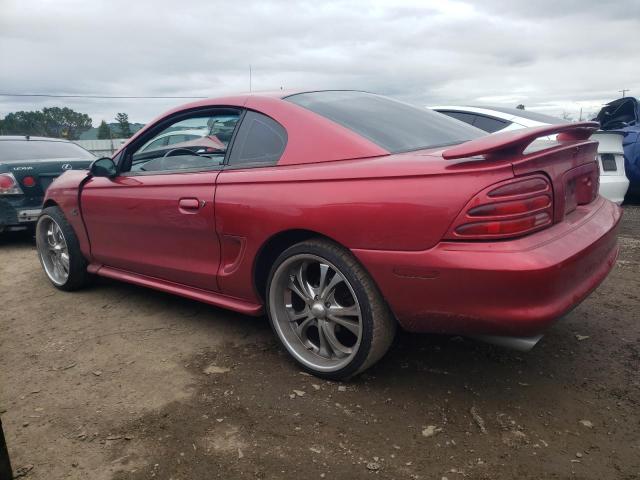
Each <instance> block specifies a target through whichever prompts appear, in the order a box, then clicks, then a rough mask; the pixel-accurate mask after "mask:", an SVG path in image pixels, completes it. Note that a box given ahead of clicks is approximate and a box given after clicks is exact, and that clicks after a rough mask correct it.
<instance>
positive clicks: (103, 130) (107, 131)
mask: <svg viewBox="0 0 640 480" xmlns="http://www.w3.org/2000/svg"><path fill="white" fill-rule="evenodd" d="M110 138H111V128H109V125H107V122H105V121H104V120H102V122H100V126H99V127H98V140H108V139H110Z"/></svg>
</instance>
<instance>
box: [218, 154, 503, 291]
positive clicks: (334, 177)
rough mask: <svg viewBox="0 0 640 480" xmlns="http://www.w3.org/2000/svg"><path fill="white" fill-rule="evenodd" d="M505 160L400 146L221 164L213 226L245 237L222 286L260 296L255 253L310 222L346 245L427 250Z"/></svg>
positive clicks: (498, 174) (313, 228)
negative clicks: (354, 154)
mask: <svg viewBox="0 0 640 480" xmlns="http://www.w3.org/2000/svg"><path fill="white" fill-rule="evenodd" d="M512 176H513V172H512V169H511V165H510V164H504V163H503V164H501V165H498V164H492V163H491V162H468V163H467V164H461V163H457V162H451V161H449V162H446V161H444V160H442V158H441V157H440V156H438V155H437V154H436V155H434V156H429V155H419V154H401V155H394V156H386V157H378V158H373V159H364V160H351V161H338V162H327V163H320V164H309V165H300V166H294V165H291V166H275V167H266V168H254V169H244V170H226V171H223V172H222V173H221V174H220V176H219V177H218V185H217V189H216V227H217V231H218V234H219V235H220V236H221V243H222V248H223V252H222V258H223V259H225V258H227V257H228V256H227V255H226V254H225V252H224V249H225V248H233V247H230V246H229V245H228V242H225V238H229V237H232V238H234V239H236V241H238V240H239V242H240V243H241V244H242V245H243V247H242V248H240V249H237V251H238V252H239V253H238V255H239V256H240V258H234V259H233V263H234V265H236V268H234V269H233V270H232V271H231V272H230V273H225V266H224V265H223V266H222V268H221V274H220V278H219V285H220V288H221V290H222V291H223V292H225V293H226V294H228V295H233V296H237V297H241V298H247V299H252V300H258V299H259V298H258V296H257V295H256V292H255V290H254V287H253V270H254V260H255V257H256V254H257V253H258V252H259V250H260V248H261V247H262V246H263V245H264V244H265V243H266V242H267V241H268V240H269V239H270V238H271V237H273V236H274V235H276V234H278V233H280V232H285V231H288V230H309V231H312V232H317V233H319V234H321V235H324V236H326V237H329V238H331V239H333V240H334V241H336V242H338V243H340V244H341V245H343V246H345V247H347V248H350V249H373V250H403V251H418V250H425V249H428V248H430V247H432V246H433V245H435V244H436V243H438V242H439V241H440V239H441V238H442V236H443V235H444V234H445V232H446V231H447V228H448V227H449V224H450V223H451V222H452V221H453V219H454V218H455V216H456V215H457V214H458V212H459V211H460V209H462V208H463V207H464V205H465V204H466V203H467V202H468V201H469V199H470V198H471V197H472V196H473V195H474V194H475V193H476V192H478V191H479V190H481V189H482V188H484V187H486V186H487V185H490V184H493V183H496V182H498V181H501V180H504V179H506V178H511V177H512Z"/></svg>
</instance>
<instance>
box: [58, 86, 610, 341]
mask: <svg viewBox="0 0 640 480" xmlns="http://www.w3.org/2000/svg"><path fill="white" fill-rule="evenodd" d="M280 95H281V93H280ZM208 105H225V106H237V107H246V108H252V109H255V110H258V111H260V112H262V113H265V114H266V115H269V116H271V117H272V118H274V119H275V120H277V121H278V122H280V123H281V124H282V125H283V126H284V127H285V129H286V130H287V134H288V144H287V147H286V149H285V152H284V154H283V156H282V158H281V160H280V162H279V164H278V165H276V166H270V167H262V168H252V169H225V170H222V171H215V172H204V173H180V174H165V175H140V176H128V177H127V176H120V177H116V178H114V179H107V178H92V179H90V180H88V181H87V182H86V184H85V185H84V187H83V188H82V191H81V194H80V197H81V202H78V185H79V184H80V182H81V181H82V180H83V179H84V178H85V174H84V173H82V172H75V171H74V172H69V173H66V174H64V175H62V176H61V177H60V178H59V179H58V180H56V181H55V182H54V183H53V184H52V186H51V187H50V188H49V190H48V192H47V202H54V203H57V204H58V205H60V207H61V208H62V210H63V211H64V213H65V215H66V216H67V218H68V219H69V221H70V223H71V225H72V227H73V228H74V230H75V231H76V232H77V234H78V236H79V239H80V244H81V248H82V251H83V253H84V254H85V255H86V257H87V258H88V259H89V261H90V262H91V267H90V268H91V271H93V272H97V273H98V274H102V275H106V276H110V277H113V278H119V279H121V280H124V281H129V282H132V283H137V284H140V285H145V286H149V287H152V288H157V289H160V290H164V291H169V292H172V293H176V294H179V295H183V296H186V297H189V298H194V299H197V300H201V301H205V302H208V303H211V304H214V305H219V306H223V307H225V308H230V309H234V310H237V311H240V312H243V313H246V314H259V313H261V306H262V300H261V293H262V292H257V291H256V286H255V261H256V256H257V255H258V253H259V252H260V251H261V249H262V247H263V246H264V245H265V243H266V242H268V241H269V240H270V239H271V238H273V237H274V236H276V235H280V234H283V233H285V234H286V232H290V231H299V230H306V231H310V232H315V233H316V234H318V235H322V236H325V237H327V238H330V239H332V240H334V241H336V242H338V243H340V244H341V245H343V246H345V247H346V248H348V249H350V250H351V251H352V252H353V253H354V254H355V255H356V257H357V258H358V259H359V260H360V261H361V262H362V264H363V265H364V267H365V268H366V269H367V270H368V271H369V273H370V274H371V275H372V277H373V278H374V280H375V281H376V283H377V284H378V286H379V288H380V289H381V291H382V293H383V295H384V296H385V298H386V299H387V301H388V303H389V305H390V306H391V308H392V309H393V311H394V313H395V314H396V316H397V318H398V320H399V321H400V322H401V324H402V325H403V326H404V327H405V328H408V329H410V330H415V331H436V332H440V331H442V332H450V333H462V334H464V333H493V334H533V333H537V332H539V331H540V330H542V329H544V328H546V327H547V326H548V325H549V323H550V322H552V321H553V320H554V319H555V318H557V317H558V316H559V315H562V314H563V313H564V312H566V311H567V310H569V309H570V308H572V307H573V306H575V305H576V304H577V303H578V302H580V301H581V300H582V299H583V298H584V297H585V296H586V295H588V293H589V292H590V291H591V290H592V289H593V288H595V287H596V286H597V285H598V284H599V283H600V282H601V281H602V280H603V279H604V278H605V276H606V274H607V273H608V272H609V270H610V269H611V268H612V266H613V263H614V261H615V258H616V255H617V245H616V228H617V225H618V222H619V218H620V209H619V208H618V207H616V206H614V205H613V204H611V203H610V202H608V201H606V200H604V199H602V198H599V197H598V198H597V199H596V200H593V201H592V200H591V198H593V197H592V196H590V195H591V193H593V188H595V191H597V185H593V182H594V179H593V172H594V171H596V172H597V166H596V164H595V162H594V159H595V153H596V143H595V142H591V141H589V140H588V135H589V134H590V132H591V129H592V126H591V125H590V124H584V125H580V126H578V127H577V128H573V129H571V128H568V127H561V128H560V127H556V128H555V130H554V132H556V133H557V132H560V130H562V132H563V135H564V137H563V141H562V142H560V143H559V144H557V145H555V146H553V147H551V148H550V149H546V150H544V151H537V152H533V153H530V154H523V153H522V151H521V150H520V148H521V147H522V145H524V143H525V142H529V143H530V140H531V139H530V138H529V137H530V136H531V135H530V133H529V136H526V135H525V133H522V134H520V135H519V136H518V135H516V138H515V139H514V138H512V137H513V136H509V137H508V138H505V139H503V143H502V144H500V142H499V141H497V140H495V138H494V139H491V140H486V139H481V140H478V141H475V142H468V143H467V144H462V145H460V146H457V147H449V148H448V150H447V153H446V154H445V155H447V156H448V157H449V159H448V160H445V159H444V158H443V151H442V149H433V150H429V151H421V152H413V153H405V154H396V155H391V154H389V153H388V152H386V151H385V150H383V149H381V148H380V147H378V146H377V145H375V144H373V143H371V142H370V141H368V140H366V139H364V138H362V137H359V136H358V135H356V134H354V133H353V132H351V131H349V130H346V129H344V128H343V127H341V126H339V125H337V124H334V123H332V122H330V121H329V120H326V119H324V118H322V117H319V116H317V115H315V114H313V113H311V112H309V111H307V110H305V109H303V108H301V107H298V106H296V105H293V104H291V103H289V102H286V101H282V100H281V99H279V98H278V95H272V96H269V95H265V96H260V95H250V96H238V97H229V98H224V99H213V100H207V101H202V102H196V103H194V104H190V105H188V106H185V107H180V108H178V109H175V110H173V111H172V112H169V113H168V114H166V115H170V114H171V113H175V112H180V111H182V110H184V109H192V108H200V107H203V106H208ZM166 115H165V116H162V117H159V118H158V119H157V121H160V120H162V119H163V118H165V117H166ZM152 123H153V122H152ZM149 128H152V124H150V125H149V126H148V127H146V129H143V130H142V131H140V132H139V133H138V134H137V135H136V137H139V136H141V135H144V132H145V131H146V130H147V129H149ZM548 134H549V132H548V131H547V130H544V131H542V130H541V131H539V132H537V133H536V135H548ZM492 137H495V136H492ZM486 138H487V139H488V138H489V137H486ZM479 142H480V143H479ZM483 142H484V143H483ZM487 142H489V143H490V145H488V144H487ZM496 142H498V143H496ZM522 148H524V147H522ZM483 152H484V153H483ZM472 154H473V155H479V154H485V155H486V156H487V158H486V159H481V160H478V159H471V158H467V156H469V155H472ZM453 158H456V159H457V160H452V159H453ZM532 175H537V176H541V175H542V176H544V177H545V178H547V179H548V180H549V182H550V185H551V190H552V191H551V192H549V195H551V196H552V199H553V210H552V213H553V224H552V225H551V226H549V227H546V228H544V229H543V230H541V231H537V232H535V233H532V234H529V235H526V236H524V237H520V238H514V239H509V240H491V241H482V242H474V241H450V240H444V239H445V237H447V233H448V232H451V228H452V226H453V225H454V222H455V221H456V219H458V218H460V216H461V215H463V216H464V215H466V213H465V212H466V211H467V210H468V209H470V208H473V207H474V206H475V205H477V204H478V203H479V202H481V201H483V199H486V198H485V197H486V194H487V192H488V191H489V190H490V187H492V186H494V185H497V184H502V183H503V182H508V181H510V180H512V179H514V178H515V177H525V178H526V177H527V176H532ZM572 181H574V182H578V183H577V185H578V187H576V188H573V187H571V188H569V187H568V185H569V182H572ZM589 182H591V183H589ZM595 183H597V179H596V180H595ZM202 201H204V205H202V204H201V202H202ZM196 206H197V208H196ZM74 211H75V212H78V211H81V213H82V215H78V214H74ZM83 220H84V221H83Z"/></svg>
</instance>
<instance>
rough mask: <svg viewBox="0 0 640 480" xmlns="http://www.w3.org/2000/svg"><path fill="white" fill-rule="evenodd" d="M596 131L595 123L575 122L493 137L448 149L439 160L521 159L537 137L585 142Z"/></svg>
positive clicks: (512, 131)
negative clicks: (487, 157)
mask: <svg viewBox="0 0 640 480" xmlns="http://www.w3.org/2000/svg"><path fill="white" fill-rule="evenodd" d="M599 127H600V124H599V123H598V122H576V123H567V124H564V123H563V124H560V125H544V126H542V127H533V128H523V129H521V130H511V131H508V132H502V133H494V134H493V135H487V136H486V137H482V138H477V139H475V140H470V141H468V142H465V143H461V144H460V145H456V146H455V147H452V148H449V149H447V150H445V151H444V152H442V156H443V158H445V159H446V160H454V159H456V158H467V157H474V156H478V155H484V156H491V157H502V156H513V155H522V153H523V152H524V151H525V149H526V148H527V147H528V146H529V145H530V144H531V142H533V141H534V140H536V139H538V138H540V137H547V136H549V135H556V134H557V135H558V137H557V138H558V140H560V141H572V140H586V139H587V138H589V137H590V136H591V134H592V133H593V132H595V131H596V130H598V128H599Z"/></svg>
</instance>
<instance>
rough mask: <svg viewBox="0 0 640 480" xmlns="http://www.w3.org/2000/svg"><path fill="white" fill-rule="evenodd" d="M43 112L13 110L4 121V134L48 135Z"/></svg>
mask: <svg viewBox="0 0 640 480" xmlns="http://www.w3.org/2000/svg"><path fill="white" fill-rule="evenodd" d="M45 124H46V122H45V118H44V114H43V113H42V112H39V111H36V112H24V111H20V112H12V113H8V114H7V115H6V116H5V117H4V120H3V121H2V133H3V134H4V135H47V131H46V126H45Z"/></svg>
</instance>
